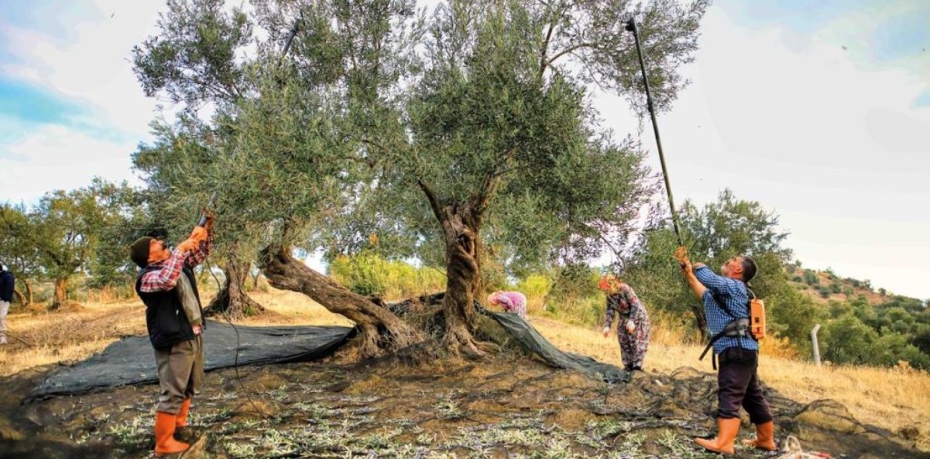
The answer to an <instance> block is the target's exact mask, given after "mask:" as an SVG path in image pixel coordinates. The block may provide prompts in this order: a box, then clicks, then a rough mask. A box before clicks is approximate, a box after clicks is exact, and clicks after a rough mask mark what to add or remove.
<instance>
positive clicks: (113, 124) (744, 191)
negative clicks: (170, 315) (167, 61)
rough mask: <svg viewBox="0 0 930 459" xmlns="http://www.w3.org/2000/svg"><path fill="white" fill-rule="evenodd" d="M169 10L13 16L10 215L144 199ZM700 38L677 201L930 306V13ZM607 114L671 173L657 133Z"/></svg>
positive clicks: (765, 3)
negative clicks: (149, 89)
mask: <svg viewBox="0 0 930 459" xmlns="http://www.w3.org/2000/svg"><path fill="white" fill-rule="evenodd" d="M163 9H164V2H163V1H141V0H140V1H133V2H126V1H123V0H50V1H44V2H32V1H28V0H0V202H14V203H21V202H22V203H26V204H27V205H28V204H33V203H35V202H36V201H37V200H38V199H39V198H40V197H41V196H42V194H44V193H45V192H48V191H51V190H53V189H72V188H77V187H81V186H86V185H88V184H90V182H91V179H92V178H93V177H94V176H99V177H102V178H105V179H108V180H112V181H122V180H127V181H129V182H130V183H133V184H140V183H141V182H140V181H139V180H138V178H137V177H135V176H134V174H133V172H132V171H131V161H130V154H131V153H132V152H133V151H135V149H136V146H137V145H138V144H139V143H140V142H145V141H148V140H149V139H150V138H151V137H150V133H149V127H148V125H149V122H150V121H151V120H152V119H154V118H155V117H157V116H170V115H171V113H172V107H170V106H164V107H160V106H159V103H160V102H159V101H157V100H153V99H149V98H146V97H145V95H144V94H143V92H142V89H141V86H140V85H139V83H138V81H137V80H136V78H135V75H134V74H133V73H132V68H131V63H130V50H131V49H132V46H133V45H135V44H138V43H140V42H141V41H142V40H143V39H144V38H145V37H146V36H148V35H150V34H153V33H154V32H155V21H156V19H157V12H158V11H160V10H163ZM701 34H702V35H701V39H700V41H699V45H700V50H699V51H698V52H697V54H696V56H695V57H696V59H695V62H694V63H693V64H690V65H688V66H686V67H685V68H683V73H684V75H685V76H686V77H687V78H688V79H689V80H690V81H691V84H690V85H689V86H688V87H687V88H686V89H685V90H684V91H683V92H682V93H681V94H679V97H678V100H677V101H676V102H675V104H674V107H673V109H672V110H671V111H670V112H668V113H662V114H660V115H659V128H660V131H661V134H662V144H663V150H664V153H665V159H666V164H667V166H668V172H669V176H670V180H671V184H672V192H673V194H674V197H675V200H676V203H677V204H679V206H680V204H681V203H682V202H683V201H684V200H686V199H689V200H691V201H693V202H694V203H696V204H698V205H703V204H704V203H707V202H712V201H714V200H715V199H716V197H717V195H718V194H719V193H720V191H722V190H723V189H725V188H729V189H731V190H733V192H734V193H735V194H736V196H737V197H738V198H740V199H748V200H756V201H759V202H760V203H762V205H763V206H764V207H765V208H767V209H769V210H771V211H772V212H774V213H776V214H778V215H779V216H780V220H779V222H780V228H781V229H782V230H783V231H786V232H788V233H790V235H789V237H788V239H787V242H786V245H787V246H788V247H790V248H791V249H793V250H794V253H795V256H796V258H797V259H799V260H800V261H801V262H802V264H803V266H805V267H808V268H815V269H826V268H832V269H833V270H834V271H835V272H836V273H837V274H838V275H840V276H844V277H854V278H858V279H869V280H871V283H872V285H873V286H874V287H876V288H878V287H884V288H886V289H887V290H888V291H890V292H894V293H898V294H903V295H908V296H913V297H917V298H921V299H930V262H928V260H930V186H928V185H930V50H928V49H930V0H818V1H814V0H751V1H750V0H718V1H717V2H715V3H714V5H713V6H711V8H710V9H709V10H708V13H707V15H706V16H705V18H704V20H703V23H702V32H701ZM646 59H647V60H648V59H649V57H648V56H646ZM161 103H163V102H161ZM594 104H595V106H596V107H597V108H598V109H599V110H600V112H601V116H602V118H603V120H604V125H605V127H609V128H611V129H613V130H615V132H616V133H617V134H620V135H625V134H626V133H633V134H634V135H638V136H640V138H641V140H642V142H643V144H644V146H645V147H646V148H647V149H648V151H649V161H650V164H651V165H652V166H653V168H654V169H655V170H657V171H658V170H660V165H659V160H658V154H657V152H656V149H655V142H654V139H653V137H652V131H651V128H650V126H649V125H648V124H641V123H640V120H638V119H636V118H635V117H634V116H633V114H632V113H631V112H630V110H629V108H628V106H627V104H626V102H624V100H623V99H619V98H616V97H612V96H609V95H605V94H597V95H596V97H595V100H594ZM646 122H647V123H648V120H646ZM641 128H644V129H641Z"/></svg>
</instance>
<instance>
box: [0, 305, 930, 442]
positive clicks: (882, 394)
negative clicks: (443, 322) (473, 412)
mask: <svg viewBox="0 0 930 459" xmlns="http://www.w3.org/2000/svg"><path fill="white" fill-rule="evenodd" d="M253 297H254V298H255V299H256V300H257V301H259V302H260V303H261V304H262V305H264V306H265V307H266V308H267V309H268V310H269V311H270V312H269V313H268V314H266V315H263V316H260V317H252V318H248V319H245V320H244V321H243V322H242V323H248V324H251V325H283V324H286V325H297V324H317V325H351V324H352V323H351V322H350V321H349V320H347V319H345V318H343V317H341V316H338V315H335V314H332V313H330V312H329V311H327V310H326V309H324V308H323V307H321V306H320V305H318V304H316V303H314V302H313V301H311V300H309V299H308V298H306V297H304V296H302V295H300V294H296V293H291V292H280V291H274V290H271V291H269V292H268V293H261V292H256V293H254V294H253ZM530 321H531V322H532V323H533V325H534V326H535V327H536V328H537V330H539V332H540V333H542V334H543V336H545V337H546V338H548V339H549V340H551V341H552V342H553V344H555V345H556V346H557V347H559V348H560V349H563V350H566V351H571V352H576V353H579V354H584V355H590V356H592V357H594V358H596V359H598V360H601V361H605V362H611V363H619V361H620V355H619V346H618V345H617V341H616V336H615V335H613V334H612V335H611V336H610V337H609V338H604V337H603V336H602V335H601V334H600V330H598V329H594V328H584V327H577V326H572V325H567V324H564V323H562V322H557V321H554V320H551V319H545V318H541V317H531V319H530ZM8 323H9V332H10V335H11V336H13V337H16V338H19V339H22V340H24V341H28V342H29V343H30V344H31V346H27V345H25V344H23V343H21V342H14V344H12V345H9V346H4V347H0V375H10V374H13V373H17V372H19V371H22V370H25V369H28V368H31V367H35V366H39V365H44V364H49V363H55V362H60V361H68V360H77V359H83V358H86V357H88V356H90V355H92V354H93V353H95V352H99V351H100V350H102V349H103V348H104V347H106V346H107V345H108V344H110V343H112V342H113V341H115V340H117V339H119V337H120V336H125V335H144V334H145V321H144V311H143V307H142V305H141V303H140V302H138V301H119V302H109V303H92V304H87V305H85V307H84V308H82V310H80V311H77V312H59V313H43V314H36V315H30V314H25V313H20V314H12V315H10V316H9V317H8ZM767 346H768V347H767V348H765V349H763V352H762V359H761V365H760V370H759V373H760V376H761V377H762V379H763V381H764V382H765V383H766V384H768V385H769V386H771V387H773V388H774V389H776V390H777V391H778V392H780V393H781V394H783V395H784V396H786V397H788V398H790V399H792V400H795V401H797V402H799V403H808V402H811V401H814V400H818V399H834V400H836V401H838V402H840V403H842V404H844V405H845V406H846V407H847V408H848V409H849V411H850V412H851V413H852V414H853V416H855V417H856V418H857V419H859V420H860V421H862V422H865V423H868V424H873V425H877V426H880V427H883V428H886V429H889V430H892V431H897V430H898V429H900V428H901V427H905V426H909V425H915V426H917V427H918V429H920V431H921V432H927V431H930V412H927V411H926V400H927V396H928V394H930V375H928V374H927V373H922V372H918V371H914V370H912V369H909V368H895V369H877V368H868V367H844V366H843V367H841V366H824V367H820V368H818V367H816V366H814V365H813V364H810V363H807V362H801V361H798V360H793V359H790V358H785V357H782V356H781V355H782V354H786V353H784V352H782V351H783V349H782V347H781V346H780V345H773V344H768V345H767ZM701 350H702V346H700V345H697V344H689V343H683V342H682V339H681V333H680V332H679V331H676V330H675V329H674V328H672V327H667V326H663V321H662V318H661V317H659V318H655V319H654V320H653V329H652V339H651V342H650V348H649V354H648V357H647V359H646V368H647V371H659V372H670V371H672V370H674V369H676V368H679V367H682V366H691V367H695V368H699V369H701V370H703V371H707V372H711V371H712V369H711V367H710V362H709V361H708V360H705V361H703V362H700V361H698V360H697V357H698V355H700V352H701ZM921 447H923V448H924V449H928V448H930V445H921Z"/></svg>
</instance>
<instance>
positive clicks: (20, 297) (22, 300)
mask: <svg viewBox="0 0 930 459" xmlns="http://www.w3.org/2000/svg"><path fill="white" fill-rule="evenodd" d="M13 294H14V295H16V298H17V299H18V300H19V307H20V308H25V307H26V306H29V304H28V303H26V297H25V295H23V292H20V291H19V289H17V288H14V289H13Z"/></svg>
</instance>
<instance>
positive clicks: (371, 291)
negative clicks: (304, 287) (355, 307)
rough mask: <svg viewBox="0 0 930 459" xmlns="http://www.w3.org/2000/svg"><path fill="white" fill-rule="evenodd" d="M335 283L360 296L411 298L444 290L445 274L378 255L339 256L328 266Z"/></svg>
mask: <svg viewBox="0 0 930 459" xmlns="http://www.w3.org/2000/svg"><path fill="white" fill-rule="evenodd" d="M329 275H330V276H331V277H332V278H333V280H335V281H336V282H338V283H340V284H342V285H343V286H345V287H346V288H348V289H350V290H352V291H353V292H355V293H358V294H359V295H376V296H380V297H382V298H385V299H390V300H394V299H401V298H410V297H412V296H417V295H422V294H426V293H434V292H437V291H443V290H445V288H446V277H445V275H444V274H443V273H441V272H439V271H438V270H436V269H433V268H429V267H419V268H418V267H414V266H413V265H410V264H409V263H405V262H403V261H388V260H385V259H383V258H381V257H379V256H377V255H371V254H361V255H356V256H353V257H346V256H340V257H337V258H336V259H335V260H333V262H332V263H330V265H329Z"/></svg>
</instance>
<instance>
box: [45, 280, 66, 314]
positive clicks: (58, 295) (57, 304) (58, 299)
mask: <svg viewBox="0 0 930 459" xmlns="http://www.w3.org/2000/svg"><path fill="white" fill-rule="evenodd" d="M67 293H68V278H67V277H59V278H58V279H55V296H54V297H53V298H52V304H50V305H49V306H48V310H49V311H57V310H58V309H60V308H61V307H62V306H64V305H65V302H66V301H67V300H68V298H67V297H68V294H67Z"/></svg>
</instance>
